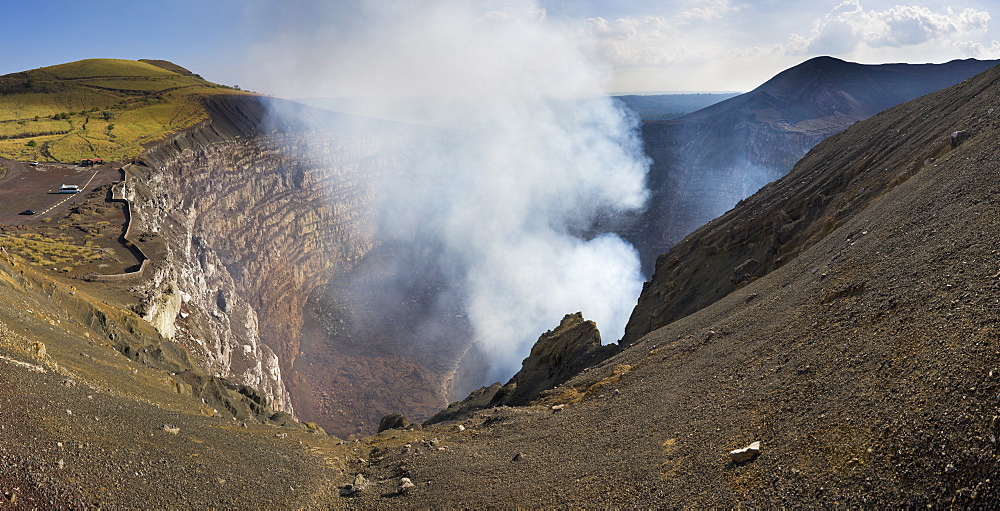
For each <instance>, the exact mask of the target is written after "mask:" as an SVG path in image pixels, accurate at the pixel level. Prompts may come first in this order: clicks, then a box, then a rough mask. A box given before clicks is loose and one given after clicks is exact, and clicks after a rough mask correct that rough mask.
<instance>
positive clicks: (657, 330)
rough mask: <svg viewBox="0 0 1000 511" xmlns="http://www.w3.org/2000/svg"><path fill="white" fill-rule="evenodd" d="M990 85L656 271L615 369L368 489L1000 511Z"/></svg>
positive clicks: (491, 418)
mask: <svg viewBox="0 0 1000 511" xmlns="http://www.w3.org/2000/svg"><path fill="white" fill-rule="evenodd" d="M998 90H1000V69H992V70H990V71H988V72H985V73H983V74H981V75H978V76H976V77H974V78H972V79H970V80H967V81H965V82H963V83H961V84H959V85H956V86H954V87H952V88H949V89H945V90H943V91H939V92H936V93H933V94H930V95H927V96H925V97H922V98H920V99H918V100H916V101H913V102H909V103H906V104H904V105H901V106H898V107H896V108H893V109H891V110H888V111H886V112H883V113H881V114H878V115H876V116H874V117H872V118H870V119H868V120H866V121H862V122H859V123H857V124H855V125H854V126H852V127H851V128H849V129H848V130H846V131H845V132H843V133H841V134H839V135H835V136H833V137H830V138H829V139H827V140H825V141H824V142H823V143H821V144H819V145H818V146H817V147H816V148H814V149H813V150H812V151H811V152H810V153H809V154H808V155H807V156H806V157H805V158H804V159H803V160H802V161H801V162H799V164H797V165H796V167H795V168H794V170H793V171H792V172H791V173H790V174H789V175H788V176H786V177H784V178H782V179H780V180H779V181H777V182H775V183H772V184H771V185H768V186H767V187H765V188H764V189H762V190H761V191H760V192H758V193H756V194H754V195H753V196H752V197H750V198H748V199H746V200H745V201H743V202H742V203H741V204H740V205H739V206H738V207H737V208H735V209H734V210H733V211H731V212H729V213H727V214H725V215H723V216H722V217H720V218H719V219H717V220H715V221H713V222H711V223H710V224H708V225H706V226H705V227H703V228H701V229H699V230H698V231H696V232H695V233H693V234H692V235H690V236H689V237H688V238H687V239H686V240H685V241H684V242H683V243H682V244H680V245H678V246H677V247H675V248H674V249H672V250H671V251H670V252H669V253H668V254H666V255H664V256H663V257H661V258H660V259H659V264H658V267H657V273H656V276H655V277H654V279H653V281H652V282H651V283H650V284H649V286H647V289H646V291H645V292H644V294H643V300H642V302H641V303H640V305H639V306H638V307H637V309H636V312H635V314H634V316H633V327H632V330H631V333H630V336H629V338H628V339H627V341H628V342H627V343H626V344H627V346H625V347H624V348H623V350H622V352H621V353H619V354H618V355H616V356H613V357H611V358H610V359H608V360H607V361H605V362H604V363H602V364H600V365H598V366H596V367H592V368H590V369H589V370H588V371H584V372H582V373H580V374H579V375H578V376H576V377H575V378H573V379H571V380H569V381H568V382H566V383H565V384H563V385H562V386H561V387H558V388H557V389H555V391H553V392H550V393H548V394H547V395H546V396H545V397H544V398H542V399H541V400H539V401H538V402H536V404H535V406H529V407H519V408H504V407H501V408H496V409H492V410H488V411H483V412H479V413H478V414H476V415H474V416H473V417H472V418H470V419H467V420H465V421H464V422H462V423H461V426H462V427H461V428H458V427H457V426H452V430H451V432H450V433H447V435H445V434H441V433H439V431H440V430H437V431H435V432H434V433H433V434H435V435H440V436H439V437H438V439H437V440H438V442H437V443H438V444H439V445H441V446H443V447H446V449H445V450H444V451H436V450H430V451H429V452H422V453H421V454H420V455H414V453H413V452H411V451H407V450H406V449H401V450H398V451H387V452H385V453H382V456H381V457H380V460H379V461H378V462H377V463H376V464H375V466H374V467H372V468H371V469H369V470H367V471H366V475H367V476H368V477H369V478H370V479H375V480H381V478H383V477H389V476H390V475H391V474H393V473H394V472H396V473H398V472H399V471H400V470H403V469H404V468H405V473H406V474H407V476H408V477H410V478H411V479H412V480H413V481H415V482H416V483H417V488H416V489H414V490H413V491H412V492H411V493H410V494H409V495H408V496H407V499H408V500H407V501H406V502H407V503H408V504H409V505H413V506H421V505H438V506H441V505H443V506H448V505H456V506H457V505H464V506H475V505H489V504H495V503H497V502H511V503H516V504H519V505H530V506H546V505H552V506H555V505H560V506H566V505H569V506H574V505H579V506H611V505H638V506H644V505H650V504H654V505H657V504H658V505H678V504H680V505H683V506H690V507H715V506H719V507H742V506H746V507H771V506H789V505H793V506H806V507H813V506H844V507H849V506H866V507H883V506H907V507H916V506H920V507H924V506H949V505H954V506H960V507H965V506H977V507H989V506H990V505H991V504H992V503H995V502H997V501H998V500H1000V493H998V488H1000V485H997V484H996V483H995V477H996V473H997V470H998V469H1000V456H998V455H997V445H998V443H997V442H998V435H1000V429H998V427H1000V419H998V418H997V416H998V415H997V414H998V408H997V406H996V396H997V392H1000V356H998V354H997V351H996V350H995V349H994V348H995V346H994V339H995V338H996V335H997V333H998V331H997V313H996V312H997V311H996V304H997V303H998V300H1000V287H998V285H997V284H998V279H1000V273H998V271H997V269H998V268H1000V266H998V264H1000V254H998V252H997V249H996V247H997V246H998V245H1000V237H998V234H997V233H998V230H997V215H996V211H997V207H998V205H1000V198H998V196H997V192H996V190H997V189H998V188H1000V174H998V173H997V172H996V168H997V165H998V164H1000V154H998V152H997V149H996V144H995V143H994V141H995V140H996V137H997V136H998V134H1000V133H998V131H1000V93H998V92H997V91H998ZM956 133H957V135H954V136H953V134H956ZM963 133H964V134H963ZM737 254H738V255H737ZM748 257H754V258H759V259H758V261H760V263H761V268H764V269H762V270H759V272H758V270H757V269H756V268H757V267H756V266H755V267H754V268H750V267H744V268H742V269H741V270H740V271H739V272H737V273H736V274H735V275H737V276H742V275H744V274H746V275H749V277H748V278H747V279H744V280H741V281H740V284H739V288H736V287H735V284H734V283H733V280H734V279H733V277H734V269H736V268H739V267H740V266H742V263H743V262H744V261H745V260H746V259H747V258H748ZM779 259H780V260H779ZM737 280H738V279H737ZM668 284H669V287H670V288H671V289H672V290H675V291H677V293H675V294H674V295H670V294H669V290H668ZM725 286H729V287H730V289H731V290H730V292H729V293H728V294H726V293H725V292H720V290H719V289H718V288H719V287H725ZM695 289H697V290H699V291H701V292H708V293H710V295H711V293H718V294H717V295H716V299H715V300H712V299H710V298H706V299H700V300H699V299H698V298H697V297H698V296H700V295H699V293H696V292H694V290H695ZM682 291H683V293H686V295H684V296H682V294H681V292H682ZM687 300H695V301H696V302H697V303H695V304H693V305H687V306H684V307H687V312H688V314H687V315H686V316H684V317H682V318H680V319H677V316H676V315H675V316H674V317H671V315H672V314H673V313H672V312H671V311H673V310H679V308H681V307H682V306H681V305H680V304H681V303H683V302H685V301H687ZM699 304H700V305H701V307H699ZM643 334H645V335H643ZM558 405H565V406H562V407H559V406H558ZM459 430H461V431H459ZM382 435H383V436H388V435H387V433H383V434H382ZM427 436H431V433H428V434H427ZM755 441H759V442H760V443H761V451H760V453H759V455H757V456H756V457H754V458H752V459H751V460H749V461H742V462H738V463H737V462H733V461H731V459H730V457H729V455H728V453H729V451H731V450H735V449H739V448H743V447H746V446H747V445H749V444H750V443H752V442H755ZM459 467H460V468H459ZM458 470H461V473H462V477H455V474H456V472H457V471H458ZM397 477H398V476H397ZM390 483H391V480H390ZM380 488H381V487H380ZM609 489H610V490H609ZM379 495H380V494H379V492H378V491H372V492H369V493H367V494H363V495H362V496H361V498H362V499H363V502H365V503H366V504H369V505H374V504H376V503H377V502H383V503H384V502H386V501H382V500H381V499H382V498H383V497H380V496H379Z"/></svg>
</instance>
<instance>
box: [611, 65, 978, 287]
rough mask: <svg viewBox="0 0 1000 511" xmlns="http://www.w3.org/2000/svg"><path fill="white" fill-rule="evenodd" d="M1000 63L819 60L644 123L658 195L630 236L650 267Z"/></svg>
mask: <svg viewBox="0 0 1000 511" xmlns="http://www.w3.org/2000/svg"><path fill="white" fill-rule="evenodd" d="M996 63H997V61H977V60H972V59H969V60H956V61H952V62H948V63H946V64H883V65H862V64H855V63H852V62H845V61H842V60H839V59H835V58H832V57H817V58H814V59H811V60H808V61H806V62H804V63H802V64H800V65H798V66H795V67H793V68H790V69H788V70H785V71H783V72H781V73H779V74H778V75H776V76H775V77H774V78H772V79H770V80H768V81H767V82H765V83H764V84H763V85H761V86H760V87H758V88H756V89H754V90H752V91H750V92H748V93H746V94H741V95H739V96H737V97H734V98H732V99H728V100H725V101H722V102H720V103H717V104H715V105H712V106H710V107H707V108H704V109H702V110H699V111H697V112H694V113H691V114H689V115H687V116H684V117H682V118H680V119H677V120H675V121H659V122H645V123H643V128H642V130H643V140H644V141H645V145H646V151H647V154H648V155H649V156H650V157H651V158H652V160H653V164H652V166H651V168H650V177H649V186H650V189H651V190H652V191H653V197H652V198H651V200H650V203H649V204H650V206H649V210H648V211H647V212H646V213H645V214H644V215H643V216H642V218H641V219H640V220H639V221H638V224H637V225H635V226H632V227H631V229H624V230H625V231H626V232H627V234H626V236H627V237H628V238H629V239H630V241H632V242H633V244H634V245H635V246H636V247H637V248H638V249H639V252H640V255H641V257H642V259H643V268H644V269H645V271H651V270H652V266H653V261H654V260H655V258H656V257H657V256H658V255H659V254H661V253H663V252H665V251H666V250H668V249H669V248H670V247H672V246H673V245H674V244H676V243H677V242H679V241H680V240H681V239H682V238H683V237H684V236H685V235H687V234H688V233H690V232H691V231H693V230H694V229H695V228H697V227H699V226H701V225H703V224H704V223H706V222H708V221H709V220H711V219H712V218H715V217H716V216H718V215H720V214H722V213H723V212H725V211H726V210H728V209H730V208H731V207H733V206H734V205H735V204H736V203H737V202H738V201H739V200H741V199H743V198H745V197H747V196H749V195H750V194H752V193H753V192H755V191H757V189H759V188H760V187H761V186H763V185H765V184H767V183H768V182H770V181H773V180H775V179H777V178H779V177H781V176H783V175H785V174H786V173H787V172H788V171H789V170H791V168H792V166H793V165H794V164H795V162H797V161H798V160H799V158H801V157H802V156H803V155H804V154H805V153H806V152H807V151H808V150H809V149H810V148H812V147H813V146H814V145H816V144H817V143H819V142H820V141H821V140H823V139H825V138H826V137H828V136H830V135H832V134H834V133H837V132H839V131H841V130H843V129H845V128H847V127H848V126H850V125H851V124H853V123H854V122H857V121H859V120H862V119H865V118H868V117H869V116H871V115H874V114H876V113H878V112H880V111H882V110H885V109H886V108H889V107H892V106H895V105H898V104H900V103H903V102H905V101H909V100H912V99H915V98H917V97H919V96H922V95H924V94H927V93H930V92H933V91H935V90H938V89H941V88H944V87H947V86H950V85H953V84H955V83H958V82H960V81H962V80H964V79H966V78H968V77H970V76H972V75H974V74H976V73H979V72H982V71H984V70H986V69H988V68H990V67H992V66H993V65H995V64H996Z"/></svg>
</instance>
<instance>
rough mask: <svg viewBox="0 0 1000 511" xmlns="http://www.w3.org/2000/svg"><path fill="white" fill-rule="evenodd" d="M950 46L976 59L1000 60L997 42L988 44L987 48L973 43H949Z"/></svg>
mask: <svg viewBox="0 0 1000 511" xmlns="http://www.w3.org/2000/svg"><path fill="white" fill-rule="evenodd" d="M951 46H952V47H953V48H955V49H956V50H959V51H961V52H962V53H964V54H965V55H969V56H971V57H975V58H978V59H1000V41H997V40H993V41H992V42H990V45H989V46H986V45H984V44H983V43H978V42H975V41H951Z"/></svg>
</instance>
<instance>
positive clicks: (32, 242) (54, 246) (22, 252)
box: [0, 233, 105, 271]
mask: <svg viewBox="0 0 1000 511" xmlns="http://www.w3.org/2000/svg"><path fill="white" fill-rule="evenodd" d="M0 247H3V248H4V249H6V250H7V252H9V253H11V254H14V255H16V256H17V257H20V258H21V259H23V260H24V261H26V262H27V263H29V264H32V265H35V266H43V267H51V266H54V265H62V266H63V269H64V271H69V270H68V269H69V268H73V267H75V266H79V265H81V264H86V263H89V262H92V261H96V260H98V259H100V258H101V257H103V256H104V254H105V250H104V249H102V248H99V247H95V246H92V245H91V244H90V242H87V243H86V244H85V245H83V246H80V245H76V244H74V243H73V240H72V239H70V238H68V237H55V238H48V237H45V236H42V235H40V234H35V233H27V234H21V235H18V236H8V237H2V238H0Z"/></svg>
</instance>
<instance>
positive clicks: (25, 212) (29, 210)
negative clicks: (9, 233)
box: [20, 209, 35, 215]
mask: <svg viewBox="0 0 1000 511" xmlns="http://www.w3.org/2000/svg"><path fill="white" fill-rule="evenodd" d="M20 214H21V215H34V214H35V210H33V209H26V210H24V211H22V212H21V213H20Z"/></svg>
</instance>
